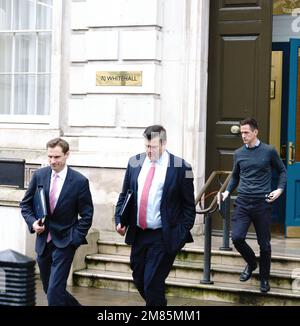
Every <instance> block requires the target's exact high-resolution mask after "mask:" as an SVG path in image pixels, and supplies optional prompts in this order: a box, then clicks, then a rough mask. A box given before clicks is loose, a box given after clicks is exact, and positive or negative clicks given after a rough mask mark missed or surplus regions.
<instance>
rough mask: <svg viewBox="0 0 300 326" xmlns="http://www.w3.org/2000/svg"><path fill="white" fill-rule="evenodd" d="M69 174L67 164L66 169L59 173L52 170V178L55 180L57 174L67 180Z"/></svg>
mask: <svg viewBox="0 0 300 326" xmlns="http://www.w3.org/2000/svg"><path fill="white" fill-rule="evenodd" d="M67 172H68V166H67V164H66V165H65V167H64V168H63V169H62V170H61V171H60V172H58V173H56V172H55V171H53V170H52V174H51V178H53V176H54V174H57V175H58V176H59V178H60V179H62V180H65V178H66V176H67Z"/></svg>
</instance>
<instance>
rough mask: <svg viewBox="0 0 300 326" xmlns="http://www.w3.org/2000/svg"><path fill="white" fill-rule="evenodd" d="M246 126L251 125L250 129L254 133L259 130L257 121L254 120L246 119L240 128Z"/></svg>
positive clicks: (241, 122)
mask: <svg viewBox="0 0 300 326" xmlns="http://www.w3.org/2000/svg"><path fill="white" fill-rule="evenodd" d="M245 125H249V126H250V129H251V130H252V131H253V130H255V129H257V130H258V124H257V121H256V120H255V119H254V118H246V119H244V120H242V121H240V126H245Z"/></svg>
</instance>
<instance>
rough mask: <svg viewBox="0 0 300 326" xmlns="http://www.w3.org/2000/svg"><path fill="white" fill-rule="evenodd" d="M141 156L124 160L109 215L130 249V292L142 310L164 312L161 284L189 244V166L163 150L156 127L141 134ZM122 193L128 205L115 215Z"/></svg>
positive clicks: (192, 215) (163, 139)
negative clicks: (133, 288) (142, 302)
mask: <svg viewBox="0 0 300 326" xmlns="http://www.w3.org/2000/svg"><path fill="white" fill-rule="evenodd" d="M143 136H144V143H145V150H146V152H144V153H141V154H137V155H135V156H133V157H131V158H130V159H129V163H128V166H127V169H126V174H125V178H124V182H123V188H122V192H121V193H120V196H119V199H118V202H117V205H116V213H115V223H116V230H117V232H118V233H119V234H121V235H125V234H126V237H125V242H126V243H127V244H129V245H131V246H132V248H131V255H130V266H131V269H132V276H133V281H134V284H135V286H136V287H137V289H138V291H139V293H140V294H141V296H142V297H143V298H144V300H145V301H146V305H147V306H165V305H166V304H167V300H166V297H165V281H166V278H167V276H168V274H169V272H170V270H171V268H172V265H173V263H174V260H175V257H176V254H177V253H178V252H179V250H180V249H181V248H182V247H183V246H184V245H185V243H187V242H192V241H193V238H192V236H191V233H190V230H191V228H192V227H193V225H194V221H195V199H194V185H193V173H192V168H191V166H190V165H189V164H188V163H186V162H185V161H184V160H183V159H182V158H179V157H176V156H174V155H173V154H171V153H169V152H168V151H167V150H166V143H167V135H166V130H165V128H164V127H162V126H160V125H153V126H149V127H147V128H146V129H145V131H144V133H143ZM128 190H130V191H132V193H133V195H132V200H131V201H130V202H129V203H128V205H130V206H129V209H127V210H126V214H127V215H126V216H125V219H126V223H125V225H122V224H121V221H122V219H124V216H123V217H121V211H122V208H123V204H124V201H125V198H126V194H127V192H128Z"/></svg>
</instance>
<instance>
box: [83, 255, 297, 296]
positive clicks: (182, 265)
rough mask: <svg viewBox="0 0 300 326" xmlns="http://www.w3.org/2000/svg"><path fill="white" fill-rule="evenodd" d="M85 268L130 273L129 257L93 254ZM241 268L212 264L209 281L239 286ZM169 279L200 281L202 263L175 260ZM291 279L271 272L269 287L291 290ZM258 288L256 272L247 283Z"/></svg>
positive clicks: (288, 275)
mask: <svg viewBox="0 0 300 326" xmlns="http://www.w3.org/2000/svg"><path fill="white" fill-rule="evenodd" d="M86 263H87V268H88V269H91V270H99V271H107V272H110V271H111V272H123V273H131V269H130V265H129V257H128V256H124V255H108V254H93V255H88V256H87V257H86ZM242 269H243V268H240V267H239V266H237V267H236V266H228V265H224V264H212V266H211V280H213V281H214V282H225V283H232V284H235V285H236V286H239V285H240V284H241V282H240V281H239V276H240V273H241V271H242ZM170 277H173V278H186V279H191V280H195V281H198V282H199V281H200V280H201V279H202V278H203V263H202V262H186V261H178V260H175V263H174V265H173V268H172V270H171V272H170ZM293 281H294V280H293V279H292V278H291V273H290V272H286V271H285V270H276V269H273V268H272V270H271V275H270V286H271V287H277V288H282V289H289V290H291V289H292V284H293ZM247 283H248V284H251V285H253V286H259V274H258V270H256V271H254V272H253V276H252V278H251V279H250V280H249V281H248V282H247Z"/></svg>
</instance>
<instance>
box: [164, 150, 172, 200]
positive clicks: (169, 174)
mask: <svg viewBox="0 0 300 326" xmlns="http://www.w3.org/2000/svg"><path fill="white" fill-rule="evenodd" d="M174 172H175V167H174V155H173V154H170V153H169V165H168V168H167V173H166V178H165V184H164V189H163V193H162V196H161V202H163V200H164V199H165V197H166V194H167V190H168V188H169V186H170V184H171V182H172V180H173V178H174Z"/></svg>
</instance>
